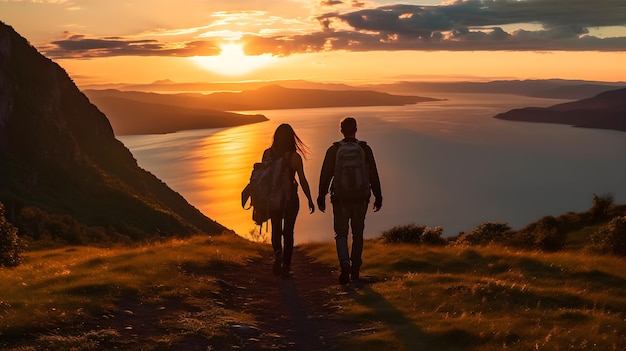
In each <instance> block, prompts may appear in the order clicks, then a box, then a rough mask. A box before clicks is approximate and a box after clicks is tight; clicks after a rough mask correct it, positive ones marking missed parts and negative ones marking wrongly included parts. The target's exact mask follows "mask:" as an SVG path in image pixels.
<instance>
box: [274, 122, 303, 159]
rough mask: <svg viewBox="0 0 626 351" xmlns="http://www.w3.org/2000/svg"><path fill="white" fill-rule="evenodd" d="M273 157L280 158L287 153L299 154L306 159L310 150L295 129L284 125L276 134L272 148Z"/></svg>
mask: <svg viewBox="0 0 626 351" xmlns="http://www.w3.org/2000/svg"><path fill="white" fill-rule="evenodd" d="M270 150H271V153H272V156H280V155H282V154H284V153H285V152H289V151H290V152H298V153H300V155H302V156H303V157H304V158H305V159H306V154H308V153H309V148H308V147H307V146H306V145H305V144H304V143H303V142H302V140H300V138H299V137H298V135H297V134H296V132H295V131H294V130H293V128H292V127H291V126H290V125H289V124H287V123H283V124H281V125H279V126H278V128H276V131H275V132H274V141H273V142H272V146H271V147H270Z"/></svg>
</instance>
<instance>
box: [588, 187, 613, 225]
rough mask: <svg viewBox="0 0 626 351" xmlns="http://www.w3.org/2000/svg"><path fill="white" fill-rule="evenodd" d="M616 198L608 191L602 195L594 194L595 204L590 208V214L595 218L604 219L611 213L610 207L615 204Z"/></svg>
mask: <svg viewBox="0 0 626 351" xmlns="http://www.w3.org/2000/svg"><path fill="white" fill-rule="evenodd" d="M614 202H615V198H614V196H613V194H611V193H606V194H602V195H600V196H598V195H596V194H593V205H592V206H591V208H590V209H589V214H590V215H591V218H592V219H593V220H598V219H602V218H603V217H604V216H606V215H607V214H608V213H609V209H610V208H611V206H613V203H614Z"/></svg>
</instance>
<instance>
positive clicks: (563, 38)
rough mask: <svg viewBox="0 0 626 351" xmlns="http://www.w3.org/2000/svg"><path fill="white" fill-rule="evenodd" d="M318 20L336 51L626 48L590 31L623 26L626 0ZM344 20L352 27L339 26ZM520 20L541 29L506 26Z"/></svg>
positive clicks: (497, 1)
mask: <svg viewBox="0 0 626 351" xmlns="http://www.w3.org/2000/svg"><path fill="white" fill-rule="evenodd" d="M318 21H319V22H320V24H321V26H322V30H323V31H324V32H325V33H327V37H328V41H329V43H331V44H332V45H331V47H332V48H333V49H344V50H577V51H580V50H599V51H626V37H619V38H597V37H593V36H589V35H588V34H589V29H590V28H596V27H606V26H625V25H626V2H625V1H624V0H594V1H589V0H522V1H515V0H464V1H461V0H458V1H456V2H453V3H450V4H447V5H438V6H419V5H401V4H400V5H389V6H382V7H378V8H374V9H363V10H358V11H352V12H348V13H342V14H339V13H328V14H325V15H322V16H319V17H318ZM340 23H343V24H347V25H348V26H349V27H351V28H352V30H350V31H346V30H338V29H335V28H340V27H341V26H340V25H339V24H340ZM522 24H535V25H540V26H541V28H540V29H539V30H534V31H530V30H523V29H517V30H512V31H510V32H507V31H505V30H504V29H503V27H504V26H508V27H517V28H523V26H522ZM509 30H510V29H509ZM347 38H351V39H347Z"/></svg>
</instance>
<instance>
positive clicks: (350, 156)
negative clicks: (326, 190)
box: [333, 140, 371, 201]
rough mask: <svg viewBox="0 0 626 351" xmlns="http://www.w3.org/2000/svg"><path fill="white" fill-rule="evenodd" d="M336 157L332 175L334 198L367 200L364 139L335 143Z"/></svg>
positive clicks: (367, 183)
mask: <svg viewBox="0 0 626 351" xmlns="http://www.w3.org/2000/svg"><path fill="white" fill-rule="evenodd" d="M335 144H336V145H337V146H338V148H337V158H336V160H335V174H334V177H333V194H334V198H335V199H337V200H340V201H367V200H368V199H369V197H370V193H371V192H370V182H369V166H368V164H367V163H366V162H365V151H364V150H363V145H365V142H364V141H356V142H352V141H343V140H342V141H339V142H336V143H335Z"/></svg>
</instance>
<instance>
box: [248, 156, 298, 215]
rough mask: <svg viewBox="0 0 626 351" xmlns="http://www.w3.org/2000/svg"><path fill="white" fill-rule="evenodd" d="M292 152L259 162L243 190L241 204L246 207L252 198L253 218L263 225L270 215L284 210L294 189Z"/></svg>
mask: <svg viewBox="0 0 626 351" xmlns="http://www.w3.org/2000/svg"><path fill="white" fill-rule="evenodd" d="M289 156H291V153H285V154H284V155H282V156H280V157H277V158H267V159H264V160H263V161H262V162H257V163H255V164H254V166H253V168H252V174H251V175H250V182H249V183H248V185H247V186H246V187H245V188H244V189H243V191H242V192H241V206H242V207H244V208H246V207H245V205H246V202H247V201H248V198H250V207H248V208H247V209H250V208H253V210H252V220H254V222H255V223H256V224H257V225H262V224H263V223H264V222H266V221H268V220H269V219H270V215H271V214H272V213H275V212H280V211H282V210H284V209H285V208H286V206H287V203H288V201H289V200H290V199H291V196H292V195H293V191H294V182H293V179H291V177H290V172H289V161H290V157H289Z"/></svg>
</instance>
